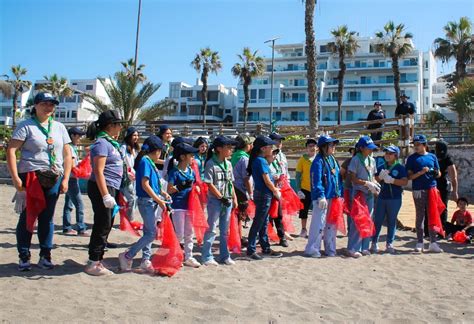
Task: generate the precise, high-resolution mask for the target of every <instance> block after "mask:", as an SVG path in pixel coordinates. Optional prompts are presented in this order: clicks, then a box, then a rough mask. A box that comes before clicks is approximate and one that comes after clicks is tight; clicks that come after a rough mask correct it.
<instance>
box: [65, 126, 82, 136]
mask: <svg viewBox="0 0 474 324" xmlns="http://www.w3.org/2000/svg"><path fill="white" fill-rule="evenodd" d="M67 132H68V134H69V136H72V135H81V136H84V135H86V132H85V131H83V130H82V129H80V128H79V127H71V128H69V129H68V131H67Z"/></svg>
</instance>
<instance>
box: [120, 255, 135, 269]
mask: <svg viewBox="0 0 474 324" xmlns="http://www.w3.org/2000/svg"><path fill="white" fill-rule="evenodd" d="M126 254H127V251H125V252H122V253H120V254H119V256H118V259H119V263H120V270H122V271H131V270H132V263H133V260H131V259H128V258H127V256H126Z"/></svg>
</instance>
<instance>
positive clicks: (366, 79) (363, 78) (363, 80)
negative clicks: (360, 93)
mask: <svg viewBox="0 0 474 324" xmlns="http://www.w3.org/2000/svg"><path fill="white" fill-rule="evenodd" d="M370 81H371V78H370V77H367V76H361V77H360V83H361V84H370Z"/></svg>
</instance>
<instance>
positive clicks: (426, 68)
mask: <svg viewBox="0 0 474 324" xmlns="http://www.w3.org/2000/svg"><path fill="white" fill-rule="evenodd" d="M425 70H428V61H425Z"/></svg>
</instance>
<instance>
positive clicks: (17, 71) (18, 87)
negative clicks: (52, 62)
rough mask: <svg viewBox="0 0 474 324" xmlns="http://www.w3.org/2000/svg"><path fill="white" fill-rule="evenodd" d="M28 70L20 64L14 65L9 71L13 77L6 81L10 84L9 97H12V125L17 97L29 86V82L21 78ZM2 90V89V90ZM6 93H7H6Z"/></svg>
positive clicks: (14, 120) (15, 113) (14, 121)
mask: <svg viewBox="0 0 474 324" xmlns="http://www.w3.org/2000/svg"><path fill="white" fill-rule="evenodd" d="M27 72H28V70H27V69H25V68H23V67H21V65H19V64H18V65H14V66H12V67H11V73H12V74H13V77H14V78H13V79H8V80H7V81H6V82H7V83H9V84H10V87H11V96H8V95H7V96H6V97H11V98H12V123H13V127H15V125H16V117H17V111H18V97H19V96H20V95H21V94H22V93H23V92H25V91H27V90H28V89H29V88H31V82H30V81H27V80H23V79H22V77H23V76H25V75H26V73H27ZM2 92H3V91H2ZM7 94H8V93H7Z"/></svg>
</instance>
